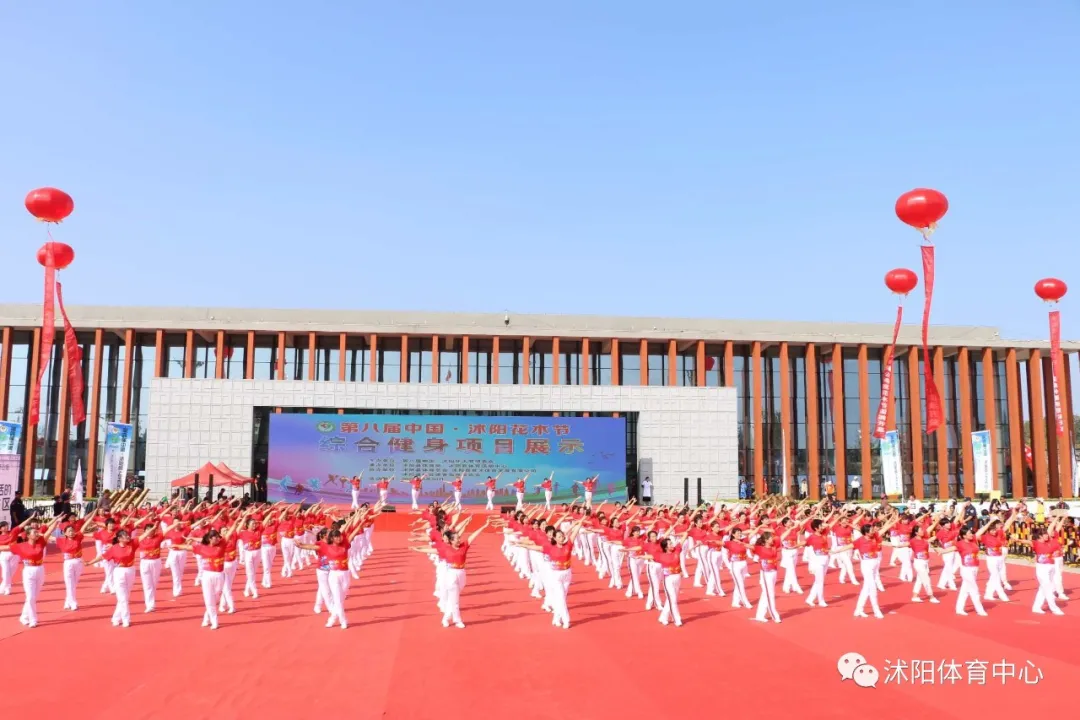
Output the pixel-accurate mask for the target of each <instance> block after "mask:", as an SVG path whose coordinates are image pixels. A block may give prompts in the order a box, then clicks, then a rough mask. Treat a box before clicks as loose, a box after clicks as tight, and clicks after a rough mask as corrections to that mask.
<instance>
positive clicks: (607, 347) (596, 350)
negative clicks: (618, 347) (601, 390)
mask: <svg viewBox="0 0 1080 720" xmlns="http://www.w3.org/2000/svg"><path fill="white" fill-rule="evenodd" d="M611 381H612V377H611V342H610V341H607V342H605V341H600V340H594V341H592V342H590V343H589V383H590V384H592V385H611Z"/></svg>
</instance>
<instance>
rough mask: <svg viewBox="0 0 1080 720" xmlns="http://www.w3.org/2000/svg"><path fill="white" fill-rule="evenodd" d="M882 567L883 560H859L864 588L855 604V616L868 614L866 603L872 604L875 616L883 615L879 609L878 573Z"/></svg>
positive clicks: (877, 558)
mask: <svg viewBox="0 0 1080 720" xmlns="http://www.w3.org/2000/svg"><path fill="white" fill-rule="evenodd" d="M895 554H896V550H895V549H894V550H893V555H895ZM880 566H881V558H880V557H875V558H868V557H863V558H861V559H860V560H859V571H860V572H861V573H862V577H863V583H862V588H861V589H860V590H859V599H858V601H857V602H856V603H855V614H856V615H863V614H865V613H866V603H867V601H869V602H870V607H871V608H873V610H874V615H879V616H880V615H881V608H880V607H878V601H877V594H878V587H877V573H878V568H879V567H880Z"/></svg>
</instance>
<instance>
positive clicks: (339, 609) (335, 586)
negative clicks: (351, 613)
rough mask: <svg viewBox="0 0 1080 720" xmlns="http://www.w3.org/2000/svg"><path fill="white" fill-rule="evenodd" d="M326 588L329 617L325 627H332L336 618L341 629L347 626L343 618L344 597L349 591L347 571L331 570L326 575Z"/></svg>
mask: <svg viewBox="0 0 1080 720" xmlns="http://www.w3.org/2000/svg"><path fill="white" fill-rule="evenodd" d="M326 588H327V590H329V591H330V603H331V605H330V608H329V609H330V619H329V620H327V622H326V627H333V626H334V621H335V620H336V621H337V623H338V625H340V626H341V629H342V630H344V629H345V628H347V627H348V626H349V623H348V621H346V620H345V597H346V595H347V594H348V592H349V571H348V570H331V571H330V574H329V575H327V576H326Z"/></svg>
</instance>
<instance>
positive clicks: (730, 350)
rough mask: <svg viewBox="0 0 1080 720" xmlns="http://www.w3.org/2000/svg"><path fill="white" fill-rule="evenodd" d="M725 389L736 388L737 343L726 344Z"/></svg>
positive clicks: (729, 342)
mask: <svg viewBox="0 0 1080 720" xmlns="http://www.w3.org/2000/svg"><path fill="white" fill-rule="evenodd" d="M724 387H735V343H733V342H732V341H731V340H728V341H727V342H726V343H724Z"/></svg>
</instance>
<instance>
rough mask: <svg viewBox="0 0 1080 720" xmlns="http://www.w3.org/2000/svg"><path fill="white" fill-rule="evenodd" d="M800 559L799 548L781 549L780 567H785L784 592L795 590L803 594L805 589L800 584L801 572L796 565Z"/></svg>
mask: <svg viewBox="0 0 1080 720" xmlns="http://www.w3.org/2000/svg"><path fill="white" fill-rule="evenodd" d="M798 559H799V549H798V548H784V549H782V550H781V551H780V567H782V568H783V569H784V592H786V593H789V592H794V593H799V594H800V595H802V591H803V589H802V586H800V585H799V573H798V570H796V567H795V563H796V561H797V560H798Z"/></svg>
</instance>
